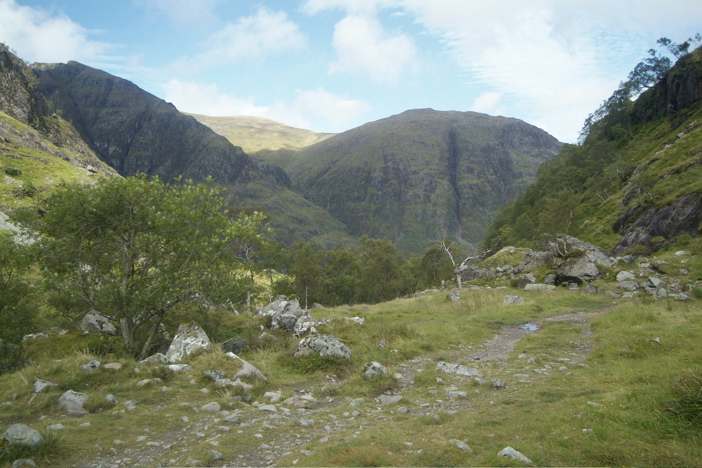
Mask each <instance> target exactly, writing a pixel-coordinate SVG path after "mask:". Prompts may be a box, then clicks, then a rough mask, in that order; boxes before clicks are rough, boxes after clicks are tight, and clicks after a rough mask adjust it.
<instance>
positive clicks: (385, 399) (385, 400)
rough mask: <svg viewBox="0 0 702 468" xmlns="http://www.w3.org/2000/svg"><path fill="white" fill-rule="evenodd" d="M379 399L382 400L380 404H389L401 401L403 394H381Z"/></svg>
mask: <svg viewBox="0 0 702 468" xmlns="http://www.w3.org/2000/svg"><path fill="white" fill-rule="evenodd" d="M378 400H379V401H380V404H381V405H382V406H388V405H392V404H395V403H397V402H399V401H400V400H402V396H401V395H380V396H379V397H378Z"/></svg>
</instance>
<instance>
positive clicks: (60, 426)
mask: <svg viewBox="0 0 702 468" xmlns="http://www.w3.org/2000/svg"><path fill="white" fill-rule="evenodd" d="M47 429H48V430H50V431H62V430H64V429H66V428H65V427H64V425H63V424H61V423H58V424H52V425H51V426H49V427H47Z"/></svg>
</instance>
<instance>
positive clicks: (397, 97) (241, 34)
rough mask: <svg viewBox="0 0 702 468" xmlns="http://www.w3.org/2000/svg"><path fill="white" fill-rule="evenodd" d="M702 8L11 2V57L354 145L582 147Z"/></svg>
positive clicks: (7, 36)
mask: <svg viewBox="0 0 702 468" xmlns="http://www.w3.org/2000/svg"><path fill="white" fill-rule="evenodd" d="M698 32H702V2H701V1H699V0H667V1H666V2H661V1H660V0H656V1H653V0H529V1H526V0H479V1H475V0H258V1H249V0H0V42H3V43H4V44H6V45H7V46H8V47H10V48H11V49H12V50H13V51H14V52H15V53H16V54H17V55H18V56H19V57H20V58H22V59H24V60H25V61H27V62H30V63H31V62H49V63H54V62H68V61H70V60H75V61H78V62H81V63H83V64H85V65H88V66H91V67H95V68H98V69H101V70H104V71H106V72H108V73H111V74H113V75H116V76H119V77H121V78H125V79H127V80H130V81H132V82H133V83H135V84H136V85H137V86H139V87H140V88H142V89H144V90H146V91H148V92H149V93H151V94H153V95H155V96H157V97H159V98H161V99H164V100H166V101H169V102H172V103H173V104H174V105H175V106H176V107H177V108H178V109H179V110H181V111H184V112H190V113H198V114H205V115H210V116H238V115H254V116H260V117H265V118H269V119H272V120H277V121H279V122H283V123H285V124H287V125H290V126H294V127H299V128H306V129H310V130H314V131H318V132H334V133H337V132H343V131H345V130H349V129H351V128H354V127H357V126H359V125H362V124H364V123H366V122H370V121H374V120H378V119H381V118H385V117H389V116H391V115H394V114H398V113H400V112H403V111H405V110H408V109H417V108H433V109H436V110H456V111H476V112H483V113H486V114H490V115H503V116H506V117H515V118H519V119H522V120H524V121H526V122H528V123H530V124H533V125H536V126H538V127H540V128H542V129H544V130H546V131H547V132H549V133H550V134H551V135H553V136H555V137H556V138H558V139H559V140H560V141H563V142H568V143H574V142H576V141H577V137H578V132H579V131H580V129H581V128H582V124H583V122H584V120H585V119H586V118H587V116H588V115H589V114H590V113H591V112H593V111H594V110H595V109H596V108H597V107H598V106H599V105H600V103H602V101H604V100H605V99H606V98H608V97H609V96H610V95H611V94H612V92H613V91H614V90H615V89H616V87H617V86H618V84H619V83H620V82H621V81H623V80H625V79H626V77H627V75H628V73H629V71H631V70H632V69H633V68H634V66H635V65H636V64H637V63H638V62H640V61H641V60H642V59H644V58H645V57H647V56H648V50H649V49H651V48H656V47H657V46H656V40H657V39H658V38H660V37H668V38H670V39H671V40H672V41H674V42H683V41H684V40H686V39H687V38H688V37H691V36H694V35H695V34H696V33H698Z"/></svg>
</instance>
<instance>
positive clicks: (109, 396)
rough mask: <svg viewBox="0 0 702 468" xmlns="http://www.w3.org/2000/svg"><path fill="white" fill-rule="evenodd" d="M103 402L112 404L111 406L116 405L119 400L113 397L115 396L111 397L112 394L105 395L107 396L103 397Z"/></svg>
mask: <svg viewBox="0 0 702 468" xmlns="http://www.w3.org/2000/svg"><path fill="white" fill-rule="evenodd" d="M105 401H106V402H108V403H111V404H113V405H116V404H117V403H119V400H117V397H115V396H114V395H112V394H109V395H107V396H106V397H105Z"/></svg>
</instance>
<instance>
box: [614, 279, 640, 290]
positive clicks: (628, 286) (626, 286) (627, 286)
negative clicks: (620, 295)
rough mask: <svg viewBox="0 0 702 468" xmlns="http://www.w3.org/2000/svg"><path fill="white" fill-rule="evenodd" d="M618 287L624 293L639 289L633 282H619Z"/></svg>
mask: <svg viewBox="0 0 702 468" xmlns="http://www.w3.org/2000/svg"><path fill="white" fill-rule="evenodd" d="M619 287H620V288H621V289H623V290H624V291H636V290H637V289H639V284H638V283H636V282H635V281H620V282H619Z"/></svg>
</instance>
